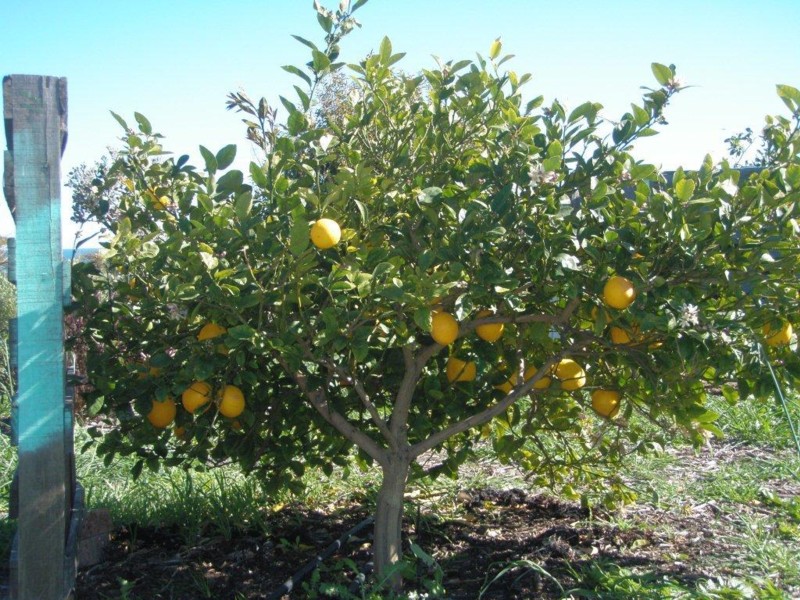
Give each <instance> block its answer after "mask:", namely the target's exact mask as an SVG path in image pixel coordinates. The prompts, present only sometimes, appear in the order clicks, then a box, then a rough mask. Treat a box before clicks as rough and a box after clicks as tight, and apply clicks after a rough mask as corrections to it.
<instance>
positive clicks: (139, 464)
mask: <svg viewBox="0 0 800 600" xmlns="http://www.w3.org/2000/svg"><path fill="white" fill-rule="evenodd" d="M109 456H111V455H109ZM111 458H113V456H112V457H111ZM143 467H144V461H143V460H142V459H141V458H140V459H139V460H137V461H136V463H134V465H133V468H132V469H131V475H132V476H133V480H134V481H136V480H137V479H139V477H140V476H141V474H142V468H143Z"/></svg>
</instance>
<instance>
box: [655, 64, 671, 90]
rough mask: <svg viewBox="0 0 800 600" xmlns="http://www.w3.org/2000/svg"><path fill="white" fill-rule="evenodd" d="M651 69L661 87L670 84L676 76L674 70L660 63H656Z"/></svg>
mask: <svg viewBox="0 0 800 600" xmlns="http://www.w3.org/2000/svg"><path fill="white" fill-rule="evenodd" d="M650 68H651V69H652V70H653V75H654V76H655V78H656V81H658V83H659V85H667V84H668V83H669V80H670V79H672V77H673V75H674V73H673V72H672V69H670V68H669V67H668V66H666V65H662V64H660V63H655V62H654V63H652V64H651V65H650Z"/></svg>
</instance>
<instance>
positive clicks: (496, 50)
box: [489, 38, 503, 60]
mask: <svg viewBox="0 0 800 600" xmlns="http://www.w3.org/2000/svg"><path fill="white" fill-rule="evenodd" d="M502 49H503V42H501V41H500V38H497V39H496V40H495V41H493V42H492V45H491V46H489V58H491V59H492V60H494V59H495V58H497V57H498V56H500V52H501V50H502Z"/></svg>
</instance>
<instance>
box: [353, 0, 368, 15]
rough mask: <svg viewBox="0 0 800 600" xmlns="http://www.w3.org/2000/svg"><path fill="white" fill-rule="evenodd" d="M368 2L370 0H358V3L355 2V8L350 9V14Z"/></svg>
mask: <svg viewBox="0 0 800 600" xmlns="http://www.w3.org/2000/svg"><path fill="white" fill-rule="evenodd" d="M367 2H369V0H356V3H355V4H353V8H352V9H350V14H353V13H354V12H356V11H357V10H358V9H359V8H361V7H362V6H364V5H365V4H366V3H367Z"/></svg>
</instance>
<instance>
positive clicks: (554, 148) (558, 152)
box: [547, 140, 564, 164]
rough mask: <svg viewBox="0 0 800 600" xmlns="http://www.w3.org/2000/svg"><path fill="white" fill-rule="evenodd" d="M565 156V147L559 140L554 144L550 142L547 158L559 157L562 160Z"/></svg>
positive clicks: (554, 141)
mask: <svg viewBox="0 0 800 600" xmlns="http://www.w3.org/2000/svg"><path fill="white" fill-rule="evenodd" d="M563 154H564V146H562V145H561V142H559V141H558V140H553V141H552V142H550V145H549V146H548V147H547V156H549V157H558V158H559V159H560V158H561V157H562V155H563ZM559 164H560V162H559Z"/></svg>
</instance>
